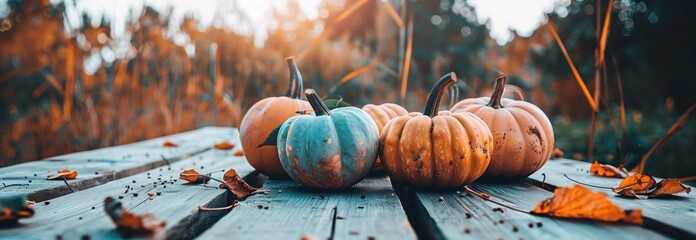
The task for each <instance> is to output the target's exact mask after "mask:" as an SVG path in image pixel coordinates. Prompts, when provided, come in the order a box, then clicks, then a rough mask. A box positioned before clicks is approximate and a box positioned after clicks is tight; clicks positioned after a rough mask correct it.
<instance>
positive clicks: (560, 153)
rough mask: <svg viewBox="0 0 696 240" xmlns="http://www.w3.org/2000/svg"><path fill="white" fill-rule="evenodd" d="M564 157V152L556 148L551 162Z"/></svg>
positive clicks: (552, 153)
mask: <svg viewBox="0 0 696 240" xmlns="http://www.w3.org/2000/svg"><path fill="white" fill-rule="evenodd" d="M562 157H563V151H561V149H559V148H554V149H553V152H551V160H556V159H559V158H562Z"/></svg>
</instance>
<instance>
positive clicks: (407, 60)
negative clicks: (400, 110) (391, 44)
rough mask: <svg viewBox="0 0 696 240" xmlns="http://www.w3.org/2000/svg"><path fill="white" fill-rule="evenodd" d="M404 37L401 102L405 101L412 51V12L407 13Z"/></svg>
mask: <svg viewBox="0 0 696 240" xmlns="http://www.w3.org/2000/svg"><path fill="white" fill-rule="evenodd" d="M406 34H407V38H406V56H405V57H404V65H403V68H402V70H403V72H401V87H400V89H399V97H400V100H401V103H404V102H405V101H406V87H407V86H408V72H409V70H410V67H411V53H412V51H413V13H410V14H409V15H408V30H407V33H406Z"/></svg>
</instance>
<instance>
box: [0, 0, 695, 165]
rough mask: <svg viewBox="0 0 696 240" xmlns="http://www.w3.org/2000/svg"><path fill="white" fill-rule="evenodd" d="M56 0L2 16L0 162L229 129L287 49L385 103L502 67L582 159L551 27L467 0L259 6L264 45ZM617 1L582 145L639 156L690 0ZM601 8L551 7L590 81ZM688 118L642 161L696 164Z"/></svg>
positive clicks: (337, 90) (681, 100)
mask: <svg viewBox="0 0 696 240" xmlns="http://www.w3.org/2000/svg"><path fill="white" fill-rule="evenodd" d="M56 2H57V3H53V2H49V1H48V0H27V1H19V0H10V1H7V3H8V4H7V6H9V8H10V9H9V14H8V15H7V16H5V17H4V18H3V19H1V20H0V167H1V166H7V165H11V164H17V163H20V162H27V161H33V160H38V159H41V158H45V157H49V156H54V155H59V154H65V153H69V152H74V151H83V150H88V149H94V148H101V147H105V146H112V145H118V144H125V143H130V142H136V141H140V140H144V139H148V138H153V137H157V136H162V135H167V134H173V133H178V132H182V131H188V130H192V129H195V128H198V127H201V126H207V125H215V126H228V127H235V126H237V125H238V124H239V122H240V121H241V118H242V117H243V116H244V113H245V110H246V109H248V108H249V107H250V106H251V105H252V104H253V103H255V102H256V101H258V100H260V99H262V98H264V97H268V96H276V95H281V94H283V93H284V92H285V90H286V80H287V78H288V73H287V69H286V66H285V61H284V58H285V57H287V56H296V59H297V60H298V64H299V66H300V69H301V71H302V73H303V75H304V79H305V87H311V88H314V89H317V90H318V92H319V93H320V95H322V96H324V97H326V98H343V99H344V101H347V102H349V103H351V104H353V105H356V106H362V105H364V104H367V103H383V102H396V103H400V104H403V105H404V106H405V107H406V108H407V109H409V110H410V111H421V110H422V107H423V105H424V102H425V98H426V97H427V93H428V91H429V89H430V86H431V85H432V83H433V82H434V81H435V80H436V78H437V77H438V76H439V75H442V74H443V73H446V72H448V71H455V72H456V73H457V75H458V76H459V77H460V79H462V80H463V81H460V83H459V84H460V87H461V89H462V93H461V95H462V96H461V97H462V98H464V97H478V96H486V95H488V94H489V91H490V89H491V87H492V85H493V82H492V80H493V77H494V76H495V75H496V74H497V71H502V72H505V73H507V74H508V76H510V77H509V80H508V81H509V83H510V84H515V85H518V86H519V87H521V88H522V89H523V90H524V91H525V92H526V94H527V97H528V100H529V101H531V102H533V103H535V104H537V105H538V106H540V107H541V108H542V109H543V110H544V111H545V112H546V113H547V114H548V115H549V116H550V118H551V120H552V122H553V125H554V130H555V136H556V139H557V143H556V144H557V145H556V147H558V148H560V149H562V150H563V151H564V153H565V154H564V156H565V157H568V158H574V159H579V160H588V158H589V156H588V145H589V142H590V141H589V139H590V137H589V132H590V126H591V115H592V110H591V108H590V106H589V105H588V103H587V101H586V99H585V97H584V95H583V93H582V91H580V88H579V86H578V84H577V82H576V80H575V77H574V76H573V75H572V73H571V71H570V68H569V66H568V63H567V62H566V61H565V59H564V58H563V54H562V53H561V51H560V48H559V46H558V45H557V44H556V42H555V41H554V39H553V38H552V36H551V34H550V33H549V30H548V28H547V26H546V25H544V24H542V25H541V26H540V27H539V28H538V29H537V30H536V31H535V32H534V33H533V34H532V35H531V36H529V37H520V36H516V35H515V37H514V38H513V40H512V41H510V42H509V43H507V44H506V45H504V46H500V45H498V44H497V43H496V41H495V40H494V39H492V38H491V37H490V36H489V34H488V33H489V32H488V28H487V27H486V24H480V23H478V22H477V21H476V10H475V9H474V8H472V7H471V6H470V5H468V4H467V2H466V1H465V0H441V1H410V0H405V1H402V0H390V1H380V0H358V1H335V0H333V1H332V0H327V1H323V2H322V3H321V4H320V5H319V7H320V8H322V12H323V13H324V14H322V15H321V16H320V17H319V19H317V20H308V19H307V18H305V17H303V16H302V12H301V11H300V10H299V8H300V6H299V4H300V3H299V2H298V1H294V0H290V1H288V11H285V12H280V11H275V13H274V14H273V15H272V16H268V17H269V18H271V19H272V20H274V21H277V23H279V26H280V27H278V28H275V29H271V30H269V32H268V37H267V39H266V40H265V42H264V43H263V45H262V46H257V45H256V44H255V43H254V36H253V35H249V34H243V33H239V32H236V31H233V30H231V29H230V28H228V27H226V25H225V24H212V25H211V26H208V27H206V28H200V27H199V24H198V22H197V20H196V17H195V16H194V15H191V16H190V17H187V18H186V19H184V20H183V22H182V23H181V24H180V25H176V26H174V25H172V24H170V22H169V20H170V18H169V15H170V13H168V12H158V11H156V10H155V9H153V8H150V7H147V6H143V10H142V11H138V12H139V14H132V15H131V17H130V18H129V19H128V20H127V23H126V32H125V33H124V34H122V35H119V36H112V30H111V25H112V24H111V22H110V21H111V20H110V19H102V20H101V21H97V22H99V24H96V25H93V24H91V23H92V22H94V21H92V19H91V16H89V15H86V14H85V15H83V16H82V17H81V18H80V19H81V21H79V22H65V14H66V11H65V9H66V4H75V2H73V1H66V2H62V1H56ZM223 3H224V4H221V6H220V9H223V10H222V11H218V14H219V15H216V16H215V19H216V20H214V21H219V22H220V23H224V21H223V20H224V18H225V16H228V15H232V16H235V17H236V18H235V19H236V21H237V23H239V24H242V23H244V22H245V21H246V20H245V16H244V13H243V12H242V11H241V10H240V9H239V7H238V6H237V1H224V2H223ZM612 5H613V8H612V11H611V14H612V22H611V27H610V35H609V38H608V41H607V46H608V48H607V51H606V52H607V61H606V63H607V64H606V68H604V69H603V70H602V81H601V82H600V83H601V84H602V86H601V97H600V99H601V100H600V104H599V106H600V113H599V114H598V115H597V121H596V136H595V138H594V146H595V147H594V149H593V155H592V159H596V160H599V161H600V162H605V163H611V164H614V165H618V164H619V163H621V162H623V159H624V158H626V157H627V158H629V164H635V163H637V162H638V161H639V160H640V158H641V157H642V156H643V155H644V154H645V153H646V152H647V151H648V149H650V147H652V145H653V144H655V142H657V141H658V139H659V138H660V137H662V135H663V134H664V133H665V132H666V131H667V129H668V128H669V127H670V125H671V124H672V123H673V122H674V121H675V120H676V119H677V118H678V117H679V116H680V114H681V113H682V112H684V111H685V110H686V109H687V108H688V107H689V106H690V105H691V104H693V103H694V102H696V96H695V95H696V94H694V93H696V81H694V80H693V79H692V78H693V77H692V76H693V75H692V74H691V71H690V70H691V68H692V65H693V64H694V63H696V56H695V55H694V53H696V49H695V47H694V43H695V42H696V36H695V32H696V26H695V25H696V24H695V23H696V21H692V20H693V13H694V11H695V10H696V2H694V1H652V0H647V1H634V0H625V1H614V2H613V3H612ZM501 7H504V6H501ZM597 7H598V6H597V5H596V2H594V1H587V0H586V1H578V0H575V1H560V2H559V3H557V6H556V11H554V12H552V13H549V19H550V20H551V21H553V22H554V23H555V26H556V27H557V30H558V33H559V35H560V37H561V39H562V40H563V41H564V43H565V45H566V48H567V49H568V51H569V53H570V56H571V58H572V59H573V61H574V63H575V65H576V66H577V68H578V71H579V73H580V74H581V75H582V76H583V77H584V78H585V80H586V81H585V82H586V84H587V85H588V88H589V89H594V85H593V81H592V79H593V73H594V69H595V66H594V63H595V56H594V52H595V49H596V48H597V39H596V35H597V32H596V22H597V19H596V12H597V11H596V8H597ZM561 8H563V9H564V10H560V11H559V9H561ZM602 11H604V10H602ZM223 12H224V13H225V14H222V13H223ZM559 13H564V14H559ZM395 15H396V16H398V17H395ZM561 15H563V16H561ZM409 16H413V18H412V24H413V25H412V29H413V30H412V31H409V30H408V29H409V22H410V21H409V19H411V18H409ZM434 16H438V17H437V19H439V21H434V20H433V19H434V18H433V17H434ZM399 20H401V22H399ZM182 36H183V37H182ZM409 38H411V39H410V40H409ZM182 39H183V40H182ZM411 40H412V46H411V48H410V51H411V53H410V55H411V58H410V61H408V60H409V59H408V58H407V57H406V56H407V55H408V54H407V53H406V52H407V50H406V49H407V48H408V44H407V43H408V42H409V41H411ZM404 62H406V63H409V64H408V68H406V69H408V76H409V77H408V78H407V81H404V79H403V78H402V72H403V71H404V69H405V67H404ZM619 79H620V80H621V81H619ZM619 82H621V85H620V86H621V87H619ZM402 89H403V90H404V92H403V95H402V92H401V91H402ZM619 89H621V91H622V94H619ZM622 100H623V102H624V104H625V107H626V108H625V122H626V124H625V129H623V128H622V126H621V125H622V124H621V123H620V122H621V119H620V116H621V111H620V103H621V101H622ZM694 122H696V121H695V120H694V118H692V119H691V120H689V122H687V124H686V125H685V127H684V128H683V129H682V130H680V131H679V132H678V133H677V134H676V135H675V136H674V137H673V138H672V139H671V140H670V141H669V142H667V143H666V144H665V145H664V146H663V147H662V148H660V150H659V151H658V152H656V154H655V155H653V157H652V160H651V161H650V162H649V163H648V166H647V172H650V173H654V174H656V175H658V176H669V177H684V176H691V175H696V161H693V160H692V158H693V156H694V155H695V154H696V150H695V149H696V127H695V126H694Z"/></svg>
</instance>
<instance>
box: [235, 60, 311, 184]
mask: <svg viewBox="0 0 696 240" xmlns="http://www.w3.org/2000/svg"><path fill="white" fill-rule="evenodd" d="M286 61H287V63H288V69H289V70H290V79H289V88H288V92H287V93H286V94H285V96H282V97H269V98H265V99H262V100H261V101H258V102H257V103H255V104H254V105H253V106H252V107H251V108H250V109H249V111H247V113H246V115H244V118H243V119H242V123H241V124H240V126H239V134H240V136H241V142H242V148H243V149H244V154H245V155H246V158H247V161H249V164H250V165H251V166H252V167H254V168H255V169H256V170H258V171H259V172H261V173H263V174H266V175H269V176H274V177H285V176H287V174H286V173H285V170H283V166H282V165H280V159H279V158H278V149H277V148H276V146H260V145H261V144H262V143H263V142H264V141H265V140H266V138H268V135H270V134H271V132H273V130H274V129H275V128H276V127H278V126H279V125H281V124H283V122H285V120H288V118H290V117H292V116H297V115H299V114H303V113H305V110H308V109H311V108H312V107H311V106H310V105H309V102H307V101H304V100H302V95H301V94H302V91H303V89H302V88H303V87H302V74H301V73H300V70H299V69H298V68H297V64H296V63H295V60H294V59H293V58H292V57H289V58H287V59H286Z"/></svg>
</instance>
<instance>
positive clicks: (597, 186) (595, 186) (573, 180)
mask: <svg viewBox="0 0 696 240" xmlns="http://www.w3.org/2000/svg"><path fill="white" fill-rule="evenodd" d="M563 176H564V177H566V178H567V179H568V180H570V181H571V182H574V183H577V184H580V185H583V186H588V187H593V188H602V189H609V190H612V188H611V187H605V186H599V185H592V184H588V183H584V182H580V181H578V180H575V179H572V178H570V177H568V175H566V174H563Z"/></svg>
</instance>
